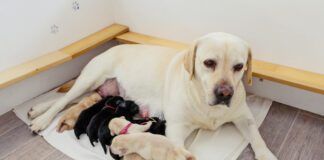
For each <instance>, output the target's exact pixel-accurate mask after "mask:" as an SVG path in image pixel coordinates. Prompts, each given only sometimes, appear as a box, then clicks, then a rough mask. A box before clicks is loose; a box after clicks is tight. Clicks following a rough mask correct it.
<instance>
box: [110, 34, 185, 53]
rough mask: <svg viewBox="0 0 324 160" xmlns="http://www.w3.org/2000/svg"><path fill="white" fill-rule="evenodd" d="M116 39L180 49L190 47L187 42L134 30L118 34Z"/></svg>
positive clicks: (123, 41)
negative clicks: (152, 35)
mask: <svg viewBox="0 0 324 160" xmlns="http://www.w3.org/2000/svg"><path fill="white" fill-rule="evenodd" d="M116 39H117V40H118V41H120V42H122V43H131V44H151V45H159V46H164V47H171V48H175V49H179V50H182V49H186V48H188V47H189V45H188V44H185V43H180V42H176V41H171V40H166V39H162V38H156V37H151V36H148V35H143V34H139V33H134V32H127V33H125V34H122V35H120V36H117V37H116Z"/></svg>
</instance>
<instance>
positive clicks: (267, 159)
mask: <svg viewBox="0 0 324 160" xmlns="http://www.w3.org/2000/svg"><path fill="white" fill-rule="evenodd" d="M255 158H256V159H257V160H278V158H277V157H276V156H275V155H274V154H273V153H272V152H271V151H269V150H268V151H266V152H264V153H262V154H259V155H256V157H255Z"/></svg>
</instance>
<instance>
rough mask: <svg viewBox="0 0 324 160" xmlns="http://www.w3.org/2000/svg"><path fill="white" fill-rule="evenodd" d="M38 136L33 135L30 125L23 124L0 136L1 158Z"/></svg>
mask: <svg viewBox="0 0 324 160" xmlns="http://www.w3.org/2000/svg"><path fill="white" fill-rule="evenodd" d="M35 138H36V136H33V134H32V133H31V131H30V130H29V129H28V126H27V125H25V124H23V125H20V126H18V127H16V128H15V129H12V130H10V131H9V132H7V133H5V134H3V135H1V136H0V144H1V145H0V159H3V158H4V157H6V156H7V155H8V154H10V153H12V152H14V150H15V149H16V148H19V147H20V146H23V145H25V144H26V143H28V142H29V141H33V140H34V139H35Z"/></svg>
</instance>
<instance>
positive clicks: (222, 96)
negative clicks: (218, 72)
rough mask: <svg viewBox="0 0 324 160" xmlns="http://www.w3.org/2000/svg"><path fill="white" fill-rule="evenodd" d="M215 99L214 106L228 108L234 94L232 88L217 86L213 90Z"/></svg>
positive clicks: (224, 85)
mask: <svg viewBox="0 0 324 160" xmlns="http://www.w3.org/2000/svg"><path fill="white" fill-rule="evenodd" d="M214 94H215V97H216V101H215V105H218V104H223V105H227V106H229V104H230V102H231V99H232V96H233V94H234V90H233V87H232V86H230V85H228V84H222V85H219V86H218V87H217V88H216V89H215V90H214Z"/></svg>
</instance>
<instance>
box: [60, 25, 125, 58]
mask: <svg viewBox="0 0 324 160" xmlns="http://www.w3.org/2000/svg"><path fill="white" fill-rule="evenodd" d="M126 32H128V27H126V26H123V25H119V24H113V25H111V26H109V27H106V28H104V29H102V30H100V31H98V32H96V33H93V34H91V35H89V36H87V37H85V38H83V39H81V40H79V41H77V42H75V43H73V44H70V45H68V46H66V47H64V48H62V49H60V50H59V51H60V52H63V53H66V54H68V55H70V56H72V58H75V57H78V56H80V55H82V54H83V53H85V52H87V51H89V50H91V49H93V48H96V47H98V46H99V45H101V44H103V43H105V42H107V41H109V40H112V39H113V38H115V37H116V36H117V35H120V34H123V33H126Z"/></svg>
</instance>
